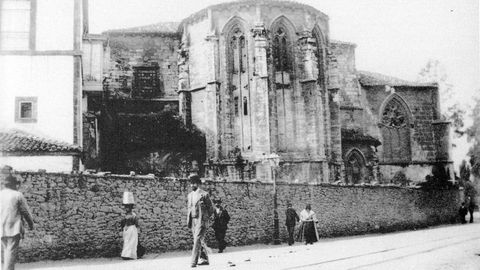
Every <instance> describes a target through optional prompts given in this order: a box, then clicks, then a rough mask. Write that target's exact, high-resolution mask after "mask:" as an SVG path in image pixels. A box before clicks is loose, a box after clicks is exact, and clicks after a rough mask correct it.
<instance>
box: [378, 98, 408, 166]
mask: <svg viewBox="0 0 480 270" xmlns="http://www.w3.org/2000/svg"><path fill="white" fill-rule="evenodd" d="M410 122H411V120H410V113H409V110H408V107H407V106H406V104H405V102H404V101H403V100H402V99H401V98H400V97H399V96H397V95H394V96H392V97H391V98H390V99H389V101H388V102H387V103H386V104H385V106H384V107H383V110H382V113H381V119H380V129H381V133H382V145H383V162H387V163H405V162H409V161H411V142H410V140H411V139H410Z"/></svg>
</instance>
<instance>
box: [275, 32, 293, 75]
mask: <svg viewBox="0 0 480 270" xmlns="http://www.w3.org/2000/svg"><path fill="white" fill-rule="evenodd" d="M289 43H290V42H289V40H288V35H287V31H286V30H285V28H284V27H283V26H280V27H278V28H277V29H276V31H275V33H274V37H273V63H274V68H275V71H276V72H279V71H284V72H290V71H291V69H292V61H291V53H290V49H289Z"/></svg>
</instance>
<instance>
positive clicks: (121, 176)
mask: <svg viewBox="0 0 480 270" xmlns="http://www.w3.org/2000/svg"><path fill="white" fill-rule="evenodd" d="M14 174H19V175H39V176H45V175H49V176H61V177H62V176H63V177H90V178H99V179H119V180H134V181H146V180H155V181H172V182H188V179H187V178H175V177H158V176H151V175H135V176H131V175H124V174H107V175H102V174H80V173H59V172H52V173H49V172H29V171H14ZM202 180H203V184H206V185H208V184H212V183H216V184H222V183H225V184H227V183H228V184H237V185H249V184H256V185H265V186H271V185H273V182H262V181H226V180H223V181H216V180H212V179H207V178H203V179H202ZM276 185H279V186H319V187H340V188H363V189H404V190H419V189H421V187H419V186H400V185H395V184H377V185H372V184H344V183H340V184H337V183H305V182H302V183H288V182H283V181H282V182H276ZM457 190H458V188H457Z"/></svg>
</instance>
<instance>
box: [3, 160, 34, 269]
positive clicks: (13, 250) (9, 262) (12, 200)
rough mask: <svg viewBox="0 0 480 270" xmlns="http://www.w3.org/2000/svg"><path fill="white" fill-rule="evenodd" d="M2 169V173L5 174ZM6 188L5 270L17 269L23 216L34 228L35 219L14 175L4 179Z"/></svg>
mask: <svg viewBox="0 0 480 270" xmlns="http://www.w3.org/2000/svg"><path fill="white" fill-rule="evenodd" d="M3 173H4V172H3V169H2V174H3ZM3 183H4V189H3V190H1V191H0V217H1V223H2V231H1V233H2V235H1V236H2V250H3V263H4V265H3V268H2V269H3V270H7V269H8V270H10V269H15V262H16V260H17V253H18V246H19V243H20V239H21V238H23V233H24V229H23V222H22V218H23V219H24V220H25V221H26V222H27V223H28V226H29V228H30V230H33V219H32V215H31V214H30V211H29V209H28V205H27V201H26V200H25V197H23V195H22V193H20V192H19V191H17V188H18V185H19V182H18V181H17V179H16V178H15V177H14V176H12V175H10V174H9V175H7V176H6V177H5V179H4V180H3Z"/></svg>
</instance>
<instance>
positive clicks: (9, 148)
mask: <svg viewBox="0 0 480 270" xmlns="http://www.w3.org/2000/svg"><path fill="white" fill-rule="evenodd" d="M0 152H2V153H28V154H43V153H80V152H81V149H80V147H78V146H75V145H72V144H68V143H65V142H59V141H55V140H48V139H44V138H40V137H37V136H35V135H32V134H28V133H25V132H22V131H10V130H9V131H0Z"/></svg>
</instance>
